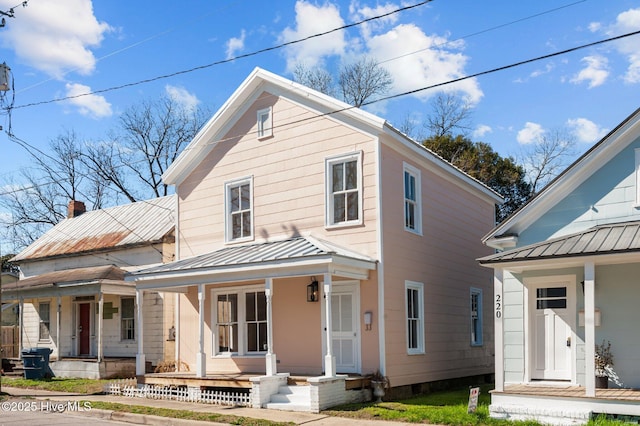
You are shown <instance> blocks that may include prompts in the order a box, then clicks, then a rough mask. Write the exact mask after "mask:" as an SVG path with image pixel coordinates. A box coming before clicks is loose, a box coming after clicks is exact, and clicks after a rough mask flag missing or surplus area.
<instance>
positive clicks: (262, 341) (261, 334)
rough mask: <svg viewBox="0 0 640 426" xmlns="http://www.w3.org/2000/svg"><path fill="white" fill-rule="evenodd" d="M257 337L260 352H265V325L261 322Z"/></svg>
mask: <svg viewBox="0 0 640 426" xmlns="http://www.w3.org/2000/svg"><path fill="white" fill-rule="evenodd" d="M258 330H259V336H258V345H259V349H258V350H261V351H266V350H267V323H266V322H261V323H260V324H258Z"/></svg>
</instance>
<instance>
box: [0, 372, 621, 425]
mask: <svg viewBox="0 0 640 426" xmlns="http://www.w3.org/2000/svg"><path fill="white" fill-rule="evenodd" d="M110 381H111V380H89V379H62V378H52V379H47V380H44V379H43V380H27V379H22V378H9V377H2V385H3V386H11V387H20V388H29V389H43V390H50V391H58V392H74V393H85V394H94V393H100V392H102V389H103V385H104V384H105V383H109V382H110ZM491 389H493V385H484V386H482V387H481V390H480V397H479V400H478V409H477V411H476V412H475V413H471V414H469V413H467V404H468V401H469V389H468V388H463V389H456V390H451V391H442V392H434V393H431V394H428V395H420V396H416V397H413V398H409V399H403V400H399V401H393V402H380V403H375V402H369V403H361V404H349V405H343V406H339V407H334V408H333V409H331V410H326V411H323V412H322V413H323V414H327V415H331V416H336V417H350V418H355V419H361V420H372V421H373V422H372V423H375V420H392V421H400V422H407V423H423V424H425V423H426V424H429V423H431V424H442V425H465V426H467V425H469V426H471V425H478V426H482V425H502V426H507V425H525V426H534V425H536V426H537V425H539V423H537V422H533V421H527V422H510V421H505V420H498V419H492V418H490V417H489V404H490V401H491V396H490V394H489V391H490V390H491ZM3 398H6V394H4V395H3V394H2V393H1V392H0V400H2V399H3ZM91 405H92V407H93V408H97V409H104V410H112V411H119V412H129V413H137V414H153V415H157V416H163V417H171V418H178V419H190V420H204V421H212V422H220V423H229V424H237V425H243V426H275V425H282V424H283V423H275V422H270V421H267V420H260V419H252V418H247V417H239V416H228V415H221V414H216V413H195V412H192V411H188V410H171V409H158V408H157V407H145V406H138V405H129V404H119V403H111V402H100V401H92V402H91ZM284 424H287V423H284ZM288 424H291V423H288ZM622 424H628V423H624V422H620V421H612V420H606V419H604V418H598V419H595V420H592V421H590V422H589V426H608V425H622Z"/></svg>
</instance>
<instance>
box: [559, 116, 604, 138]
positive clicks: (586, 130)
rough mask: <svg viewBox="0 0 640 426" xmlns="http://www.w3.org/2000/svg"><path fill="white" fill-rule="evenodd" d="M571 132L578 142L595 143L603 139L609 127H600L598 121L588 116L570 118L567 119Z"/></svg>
mask: <svg viewBox="0 0 640 426" xmlns="http://www.w3.org/2000/svg"><path fill="white" fill-rule="evenodd" d="M567 127H569V129H570V131H571V134H572V135H574V136H575V137H576V140H577V141H578V142H582V143H593V142H597V141H599V140H600V139H602V138H603V137H604V136H605V135H606V134H607V132H608V130H607V129H603V128H601V127H599V126H598V125H597V124H596V123H594V122H593V121H591V120H587V119H586V118H570V119H569V120H567Z"/></svg>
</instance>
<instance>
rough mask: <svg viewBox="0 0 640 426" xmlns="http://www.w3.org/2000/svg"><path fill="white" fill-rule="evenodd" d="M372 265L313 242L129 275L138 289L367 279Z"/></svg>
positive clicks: (218, 253) (222, 254) (231, 252)
mask: <svg viewBox="0 0 640 426" xmlns="http://www.w3.org/2000/svg"><path fill="white" fill-rule="evenodd" d="M375 268H376V261H375V260H374V259H372V258H370V257H368V256H365V255H362V254H360V253H357V252H354V251H351V250H348V249H345V248H343V247H339V246H337V245H335V244H333V243H330V242H328V241H324V240H319V239H317V238H314V237H310V236H307V237H294V238H290V239H287V240H282V241H271V242H264V243H254V244H248V245H239V246H232V247H224V248H221V249H219V250H215V251H213V252H211V253H206V254H203V255H199V256H195V257H191V258H188V259H183V260H178V261H175V262H171V263H167V264H164V265H160V266H156V267H153V268H149V269H144V270H141V271H137V272H133V273H130V274H129V275H128V276H127V278H126V279H128V280H135V281H136V284H137V286H138V288H160V287H162V288H169V287H176V286H184V285H192V284H197V283H202V282H208V283H215V282H225V281H243V280H254V279H264V278H267V277H271V278H275V277H287V276H300V275H310V274H316V275H320V274H322V273H331V274H332V275H336V276H341V277H348V278H354V279H366V278H367V277H368V273H369V271H370V270H374V269H375Z"/></svg>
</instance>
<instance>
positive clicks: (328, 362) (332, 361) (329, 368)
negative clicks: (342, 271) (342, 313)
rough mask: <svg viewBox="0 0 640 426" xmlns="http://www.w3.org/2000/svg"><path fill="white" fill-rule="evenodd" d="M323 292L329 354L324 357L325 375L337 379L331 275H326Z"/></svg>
mask: <svg viewBox="0 0 640 426" xmlns="http://www.w3.org/2000/svg"><path fill="white" fill-rule="evenodd" d="M323 281H324V283H323V290H324V298H325V303H324V306H325V309H326V311H325V318H326V322H327V330H326V333H327V354H326V355H325V356H324V375H325V376H326V377H335V375H336V358H335V357H334V356H333V348H332V344H331V343H332V341H331V330H332V329H333V323H332V321H331V309H332V308H331V274H329V273H327V274H324V279H323Z"/></svg>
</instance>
